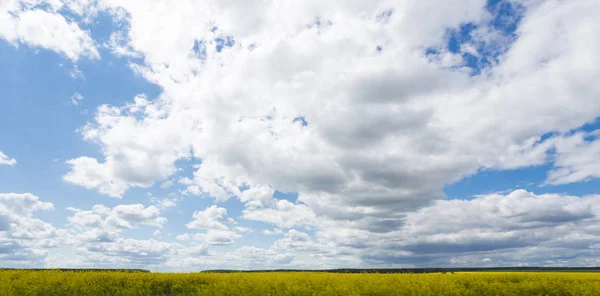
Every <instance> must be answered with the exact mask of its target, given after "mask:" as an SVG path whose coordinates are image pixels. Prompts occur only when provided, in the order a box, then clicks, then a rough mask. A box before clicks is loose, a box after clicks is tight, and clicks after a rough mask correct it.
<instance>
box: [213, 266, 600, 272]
mask: <svg viewBox="0 0 600 296" xmlns="http://www.w3.org/2000/svg"><path fill="white" fill-rule="evenodd" d="M468 271H470V272H478V271H521V272H523V271H536V272H541V271H549V272H550V271H584V272H585V271H588V272H600V267H486V268H479V267H464V268H367V269H361V268H340V269H317V270H311V269H268V270H231V269H214V270H205V271H202V272H210V273H233V272H331V273H436V272H446V273H452V272H468Z"/></svg>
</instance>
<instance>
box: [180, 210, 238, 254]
mask: <svg viewBox="0 0 600 296" xmlns="http://www.w3.org/2000/svg"><path fill="white" fill-rule="evenodd" d="M193 218H194V220H193V221H192V222H189V223H187V224H185V226H186V227H187V228H188V229H194V230H205V232H203V233H196V234H194V235H192V236H190V235H189V234H187V233H186V234H183V235H179V236H177V239H178V240H189V239H190V238H193V239H194V240H199V241H203V242H204V243H206V244H209V245H230V244H233V243H234V242H235V240H236V239H238V238H240V237H242V236H241V235H240V234H238V233H237V232H235V231H233V230H231V228H230V227H231V226H232V225H233V224H234V223H235V221H234V220H233V219H231V218H228V217H227V210H226V209H225V208H220V207H217V206H214V205H213V206H210V207H208V208H206V209H204V210H202V211H195V212H194V215H193ZM234 229H235V230H237V231H240V232H244V231H247V230H246V229H244V228H243V227H242V228H241V229H237V228H234Z"/></svg>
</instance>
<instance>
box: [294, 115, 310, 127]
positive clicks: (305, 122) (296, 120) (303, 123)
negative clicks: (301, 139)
mask: <svg viewBox="0 0 600 296" xmlns="http://www.w3.org/2000/svg"><path fill="white" fill-rule="evenodd" d="M292 122H298V123H300V124H302V126H308V121H306V118H305V117H304V116H298V117H296V118H294V120H293V121H292Z"/></svg>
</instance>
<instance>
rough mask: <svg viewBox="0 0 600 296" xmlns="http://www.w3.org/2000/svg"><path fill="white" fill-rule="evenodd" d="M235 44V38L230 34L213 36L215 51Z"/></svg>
mask: <svg viewBox="0 0 600 296" xmlns="http://www.w3.org/2000/svg"><path fill="white" fill-rule="evenodd" d="M233 45H235V40H234V39H233V37H232V36H223V37H217V38H215V49H216V50H217V52H221V51H222V50H223V48H226V47H232V46H233Z"/></svg>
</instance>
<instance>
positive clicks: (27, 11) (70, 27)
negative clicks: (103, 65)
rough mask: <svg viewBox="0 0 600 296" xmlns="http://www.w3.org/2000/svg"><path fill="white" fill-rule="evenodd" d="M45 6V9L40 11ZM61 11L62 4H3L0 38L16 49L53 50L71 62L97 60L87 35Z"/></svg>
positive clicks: (12, 2)
mask: <svg viewBox="0 0 600 296" xmlns="http://www.w3.org/2000/svg"><path fill="white" fill-rule="evenodd" d="M44 4H46V5H47V7H48V9H46V10H43V9H40V8H39V7H40V6H43V5H44ZM68 7H69V6H67V7H64V8H68ZM61 8H63V3H62V2H61V1H26V2H22V1H17V0H9V1H4V2H3V3H2V6H0V23H2V26H0V38H2V39H5V40H7V41H8V42H9V43H12V44H15V45H18V44H27V45H29V46H32V47H40V48H44V49H48V50H52V51H55V52H57V53H61V54H64V55H65V56H66V57H67V58H69V59H71V60H73V61H77V60H78V59H79V58H80V57H88V58H92V59H97V58H100V54H99V53H98V50H97V49H96V47H95V45H94V41H93V40H92V38H91V36H90V33H89V32H87V31H83V30H82V29H81V28H80V27H79V26H78V25H77V23H75V22H73V21H69V20H67V19H66V18H65V17H64V16H63V15H61V14H60V13H58V10H60V9H61Z"/></svg>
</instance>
